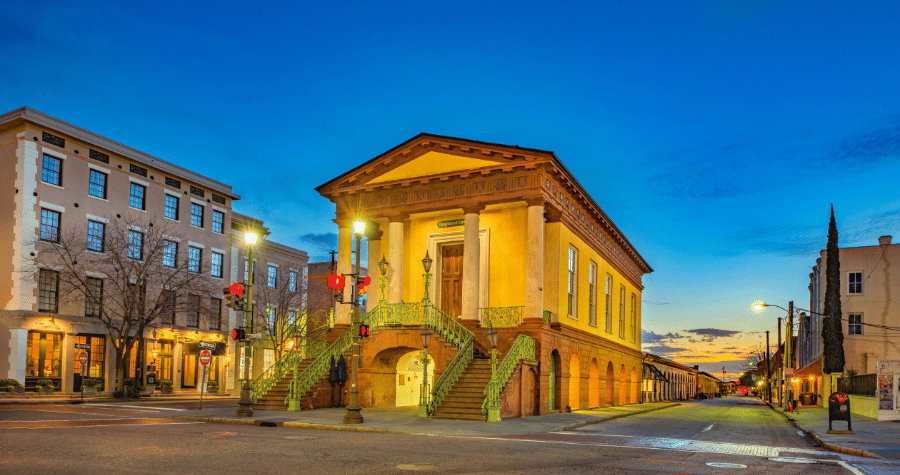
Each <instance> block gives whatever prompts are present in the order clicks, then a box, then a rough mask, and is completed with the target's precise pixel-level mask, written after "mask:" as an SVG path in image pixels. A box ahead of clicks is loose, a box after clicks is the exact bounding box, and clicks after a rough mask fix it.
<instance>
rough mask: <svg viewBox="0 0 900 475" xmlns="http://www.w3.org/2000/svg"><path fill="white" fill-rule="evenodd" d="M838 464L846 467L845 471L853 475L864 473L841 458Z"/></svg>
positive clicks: (864, 473) (863, 474)
mask: <svg viewBox="0 0 900 475" xmlns="http://www.w3.org/2000/svg"><path fill="white" fill-rule="evenodd" d="M838 465H840V466H841V467H844V468H846V469H847V471H849V472H850V473H852V474H854V475H866V472H863V471H862V470H860V469H858V468H856V467H854V466H853V465H850V464H849V463H847V462H844V461H843V460H841V461H840V462H838Z"/></svg>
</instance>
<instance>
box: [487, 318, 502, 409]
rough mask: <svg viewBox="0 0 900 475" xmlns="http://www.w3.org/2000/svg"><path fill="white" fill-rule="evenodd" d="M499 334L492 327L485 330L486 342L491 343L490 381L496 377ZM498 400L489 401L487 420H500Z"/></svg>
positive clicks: (493, 380)
mask: <svg viewBox="0 0 900 475" xmlns="http://www.w3.org/2000/svg"><path fill="white" fill-rule="evenodd" d="M498 336H499V335H498V334H497V330H494V327H491V328H489V329H488V331H487V339H488V343H490V344H491V382H492V383H494V382H495V378H496V377H497V340H498V338H497V337H498ZM499 403H500V401H491V403H490V405H489V406H488V408H487V409H488V414H487V421H488V422H500V406H499Z"/></svg>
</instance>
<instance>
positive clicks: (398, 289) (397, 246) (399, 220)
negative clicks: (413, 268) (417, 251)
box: [387, 214, 409, 303]
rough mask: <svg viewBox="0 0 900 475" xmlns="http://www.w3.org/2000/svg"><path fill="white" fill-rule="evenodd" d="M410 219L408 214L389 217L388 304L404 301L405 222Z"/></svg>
mask: <svg viewBox="0 0 900 475" xmlns="http://www.w3.org/2000/svg"><path fill="white" fill-rule="evenodd" d="M408 217H409V216H408V215H406V214H397V215H393V216H388V272H387V301H388V303H400V302H401V301H403V269H404V263H403V221H405V220H406V218H408Z"/></svg>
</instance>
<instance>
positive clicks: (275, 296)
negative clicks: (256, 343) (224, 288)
mask: <svg viewBox="0 0 900 475" xmlns="http://www.w3.org/2000/svg"><path fill="white" fill-rule="evenodd" d="M268 284H269V282H268V281H267V279H266V277H265V276H262V279H261V281H260V282H254V285H253V316H254V318H253V322H254V323H253V325H254V331H255V332H259V333H262V337H261V339H262V340H264V341H267V342H269V343H270V344H271V347H272V349H273V350H274V351H275V360H276V361H277V360H278V359H280V358H281V355H282V354H283V353H284V352H285V351H287V350H289V349H291V348H292V346H291V345H292V343H291V342H293V336H294V333H296V332H299V333H300V334H301V335H303V339H304V340H307V339H310V338H312V337H313V336H314V335H315V336H317V337H318V336H319V333H321V328H319V327H318V326H313V327H312V328H310V322H309V321H308V318H307V312H306V310H305V309H304V308H303V307H304V305H303V304H304V302H303V299H304V295H305V294H306V289H305V288H304V286H303V283H302V282H300V279H299V277H298V278H297V279H296V280H294V281H290V280H289V279H278V282H275V284H276V285H275V286H274V287H270V286H269V285H268Z"/></svg>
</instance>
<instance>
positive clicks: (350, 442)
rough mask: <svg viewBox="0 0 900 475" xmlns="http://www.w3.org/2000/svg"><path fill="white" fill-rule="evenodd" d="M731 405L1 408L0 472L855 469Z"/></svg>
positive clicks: (762, 413)
mask: <svg viewBox="0 0 900 475" xmlns="http://www.w3.org/2000/svg"><path fill="white" fill-rule="evenodd" d="M727 401H728V400H724V401H718V400H717V401H708V402H707V401H703V402H698V403H689V404H685V405H683V406H681V407H677V408H672V409H666V410H662V411H656V412H652V413H647V414H643V415H637V416H632V417H627V418H623V419H618V420H614V421H607V422H605V423H601V424H596V425H590V426H586V427H583V428H581V429H578V430H574V431H569V432H564V433H549V434H534V435H528V436H516V437H492V438H476V437H445V436H421V435H419V436H413V435H394V434H375V433H354V432H340V431H330V430H301V429H287V428H274V427H273V428H264V427H255V426H243V425H218V424H206V423H196V422H188V421H184V420H178V419H174V418H173V416H175V415H177V413H178V412H179V409H184V408H193V405H192V404H193V403H162V404H160V403H154V404H148V403H144V402H138V403H125V404H105V405H94V404H91V405H87V404H85V405H77V406H72V405H40V406H36V407H29V406H18V407H10V406H2V407H0V472H2V473H52V474H61V473H90V474H126V473H136V474H137V473H181V474H207V473H208V474H223V473H252V474H257V473H298V472H300V473H323V474H344V473H349V474H381V473H405V472H410V471H427V472H432V473H554V474H559V473H657V474H672V473H698V474H719V473H738V474H750V473H765V474H806V473H808V474H824V473H861V472H858V471H855V470H856V469H855V468H854V467H852V466H851V465H850V464H848V463H847V462H846V461H845V460H844V459H842V458H841V457H838V456H837V455H836V454H830V453H823V452H822V451H820V450H818V449H816V448H815V447H812V446H811V444H810V443H809V442H808V441H807V440H805V438H803V437H800V436H799V435H798V434H797V433H796V429H794V428H793V427H791V426H789V425H787V424H786V423H784V421H783V420H781V421H779V420H778V419H775V418H774V417H772V416H775V414H774V412H773V411H771V410H770V409H768V408H767V407H764V406H749V405H741V404H738V402H740V400H736V401H733V403H731V404H729V403H728V402H727ZM222 403H223V404H229V403H228V402H222ZM230 404H233V402H232V403H230ZM179 406H181V407H179ZM779 417H780V416H779ZM710 426H711V427H710Z"/></svg>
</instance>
